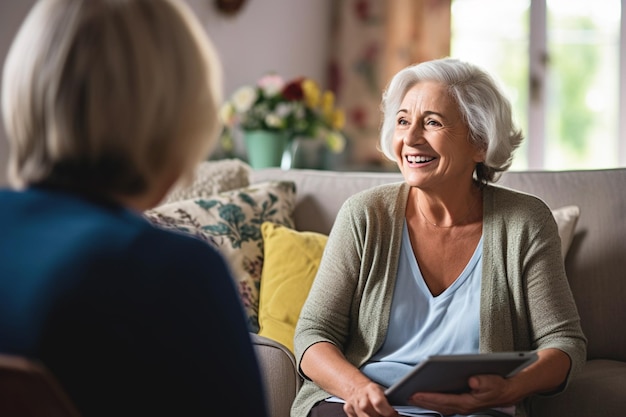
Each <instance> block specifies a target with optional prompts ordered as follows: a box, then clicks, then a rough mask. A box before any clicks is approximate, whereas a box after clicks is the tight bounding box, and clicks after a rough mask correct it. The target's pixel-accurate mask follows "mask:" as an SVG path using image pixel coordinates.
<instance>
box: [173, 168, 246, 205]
mask: <svg viewBox="0 0 626 417" xmlns="http://www.w3.org/2000/svg"><path fill="white" fill-rule="evenodd" d="M251 169H252V168H251V167H250V165H248V164H246V163H245V162H243V161H241V160H239V159H220V160H219V161H203V162H201V163H200V164H198V166H197V167H196V170H195V173H194V178H193V181H192V182H191V184H188V185H184V184H178V185H176V186H175V187H174V188H173V189H172V190H171V191H170V192H169V194H168V195H167V196H165V198H164V199H163V201H162V202H161V204H168V203H173V202H175V201H180V200H188V199H190V198H198V197H209V196H211V195H214V194H218V193H221V192H224V191H229V190H234V189H236V188H242V187H247V186H248V185H250V171H251Z"/></svg>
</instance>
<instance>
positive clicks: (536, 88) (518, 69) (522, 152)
mask: <svg viewBox="0 0 626 417" xmlns="http://www.w3.org/2000/svg"><path fill="white" fill-rule="evenodd" d="M623 1H625V2H626V0H623ZM620 6H621V5H620V0H594V1H593V2H586V1H571V0H507V1H501V0H454V1H453V2H452V12H451V19H452V23H451V30H452V37H451V55H452V56H456V57H458V58H461V59H464V60H468V61H471V62H474V63H476V64H479V65H481V66H483V67H484V68H486V69H487V70H489V71H491V72H492V73H493V74H495V75H496V76H497V77H498V78H499V79H500V80H501V81H502V83H503V86H504V87H505V90H506V91H507V93H508V94H509V97H510V99H511V102H512V104H513V111H514V113H515V116H516V118H517V120H518V123H519V125H520V127H521V128H522V129H523V130H524V134H525V136H526V138H527V139H526V140H525V141H524V144H523V146H522V147H521V148H520V149H519V150H518V151H517V153H516V156H515V159H514V163H513V166H512V169H513V170H522V169H549V170H563V169H595V168H611V167H617V166H625V165H626V149H625V148H626V146H625V145H624V142H625V141H626V133H625V134H621V138H620V129H625V128H624V126H620V123H619V121H620V119H623V118H626V110H624V109H622V110H621V111H622V114H624V115H625V116H622V117H620V106H622V107H624V106H626V101H624V102H623V103H621V102H620V88H619V86H620V84H621V83H623V82H624V81H626V79H625V80H621V79H620V44H621V45H625V44H626V42H621V43H620V16H621V13H622V11H621V7H620ZM487 11H488V12H487ZM622 36H623V35H622ZM624 77H625V78H626V74H625V75H624ZM622 95H623V94H622Z"/></svg>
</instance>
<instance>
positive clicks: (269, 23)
mask: <svg viewBox="0 0 626 417" xmlns="http://www.w3.org/2000/svg"><path fill="white" fill-rule="evenodd" d="M186 1H187V2H188V3H189V4H190V6H191V7H192V8H193V10H194V11H195V12H196V14H197V15H198V17H199V18H200V20H201V21H202V23H203V24H204V26H205V28H206V30H207V33H208V34H209V36H210V37H211V39H212V40H213V43H214V44H215V46H216V48H217V50H218V53H219V54H220V57H221V59H222V64H223V67H224V86H223V88H224V94H225V95H229V94H231V93H232V92H233V91H234V90H235V89H236V88H237V87H238V86H240V85H242V84H248V83H254V82H255V81H256V80H257V79H258V78H259V77H260V76H262V75H264V74H265V73H267V72H269V71H275V72H278V73H279V74H281V75H283V76H284V77H285V78H292V77H296V76H300V75H306V76H308V77H311V78H313V79H315V80H317V81H318V82H319V83H320V84H322V85H323V86H325V84H326V57H327V55H328V53H327V51H328V48H329V39H330V34H329V28H330V16H331V7H332V0H247V1H246V4H245V6H244V8H243V9H242V11H241V12H240V13H239V14H237V15H236V16H232V17H229V16H225V15H222V14H220V13H219V12H217V11H216V9H215V8H214V0H186ZM34 3H35V0H0V64H1V65H2V66H4V59H5V57H6V54H7V52H8V49H9V47H10V44H11V41H12V39H13V37H14V35H15V33H16V32H17V30H18V27H19V25H20V23H21V21H22V20H23V19H24V16H25V15H26V13H27V12H28V10H29V8H30V7H31V6H32V5H33V4H34ZM0 88H1V87H0ZM7 153H8V147H7V142H6V133H5V130H4V124H3V123H2V121H0V186H2V185H6V160H7Z"/></svg>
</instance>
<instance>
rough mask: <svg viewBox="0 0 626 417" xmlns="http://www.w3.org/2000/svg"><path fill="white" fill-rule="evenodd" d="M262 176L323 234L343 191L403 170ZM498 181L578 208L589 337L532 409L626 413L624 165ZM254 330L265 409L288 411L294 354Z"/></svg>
mask: <svg viewBox="0 0 626 417" xmlns="http://www.w3.org/2000/svg"><path fill="white" fill-rule="evenodd" d="M267 180H291V181H294V182H295V184H296V188H297V202H296V207H295V212H294V219H295V224H296V228H297V229H298V230H303V231H305V230H308V231H316V232H321V233H325V234H327V233H328V232H329V231H330V229H331V227H332V225H333V221H334V218H335V215H336V213H337V211H338V209H339V207H340V206H341V204H342V203H343V202H344V201H345V200H346V198H348V197H349V196H350V195H352V194H354V193H356V192H358V191H360V190H363V189H366V188H369V187H372V186H374V185H378V184H382V183H387V182H392V181H401V180H402V177H401V175H400V174H399V173H365V172H331V171H314V170H288V171H284V170H281V169H278V168H276V169H274V168H268V169H263V170H257V171H253V172H252V173H251V178H250V182H251V183H258V182H262V181H267ZM498 184H501V185H504V186H508V187H511V188H514V189H518V190H522V191H526V192H529V193H532V194H535V195H537V196H539V197H541V198H542V199H544V201H545V202H546V203H547V204H548V205H549V206H550V208H552V209H556V208H559V207H563V206H567V205H577V206H578V207H579V208H580V217H579V219H578V223H577V226H576V229H575V234H574V237H573V241H572V243H571V246H570V249H569V251H568V254H567V257H566V259H565V266H566V270H567V274H568V278H569V281H570V284H571V287H572V290H573V293H574V297H575V300H576V303H577V305H578V309H579V312H580V316H581V321H582V327H583V330H584V332H585V334H586V336H587V338H588V341H589V343H588V362H587V364H586V366H585V368H584V371H583V372H582V373H581V374H579V375H578V376H576V377H575V378H574V380H573V381H572V382H571V384H570V387H569V388H568V390H567V391H566V392H564V393H562V394H561V395H558V396H554V397H542V398H537V399H536V400H535V401H534V402H533V412H532V416H533V417H543V416H545V417H547V416H550V417H559V416H563V417H565V416H567V417H595V416H598V417H623V416H626V168H620V169H613V170H597V171H568V172H509V173H505V174H504V175H503V177H502V178H501V180H500V181H499V182H498ZM252 337H253V341H254V343H255V347H256V350H257V353H258V356H259V359H260V362H261V367H262V371H263V374H264V378H265V382H266V387H267V394H268V398H269V406H270V415H271V416H272V417H287V416H289V409H290V405H291V402H292V401H293V398H294V396H295V394H296V392H297V391H298V389H299V387H300V382H301V381H300V377H299V376H298V373H297V370H296V368H295V361H294V358H293V355H292V354H291V352H290V351H289V350H288V349H286V348H285V347H284V346H282V345H281V344H279V343H276V342H274V341H272V340H269V339H266V338H263V337H261V336H258V335H256V334H253V335H252Z"/></svg>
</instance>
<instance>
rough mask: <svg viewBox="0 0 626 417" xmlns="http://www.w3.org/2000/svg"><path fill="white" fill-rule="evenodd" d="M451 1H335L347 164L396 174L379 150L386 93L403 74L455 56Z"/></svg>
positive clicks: (335, 78)
mask: <svg viewBox="0 0 626 417" xmlns="http://www.w3.org/2000/svg"><path fill="white" fill-rule="evenodd" d="M450 5H451V0H336V1H335V2H334V7H335V8H334V16H333V22H332V34H331V42H332V44H331V57H330V58H331V59H330V66H329V68H330V74H329V88H331V89H332V90H333V91H335V93H336V96H337V103H338V105H339V106H341V107H342V108H343V109H344V110H345V112H346V128H345V132H346V135H347V136H348V148H347V153H348V160H347V161H346V162H347V163H348V165H350V166H351V167H352V168H355V169H359V168H360V169H366V170H394V169H395V166H396V165H395V162H392V161H388V160H387V159H386V158H385V157H384V156H382V154H381V152H380V151H379V150H378V132H379V127H380V123H381V113H380V99H381V95H382V92H383V90H384V88H385V86H386V85H387V83H388V82H389V80H390V79H391V77H392V76H393V74H395V73H396V72H397V71H398V70H400V69H402V68H404V67H405V66H407V65H410V64H414V63H418V62H422V61H426V60H429V59H435V58H441V57H444V56H447V55H449V53H450Z"/></svg>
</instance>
